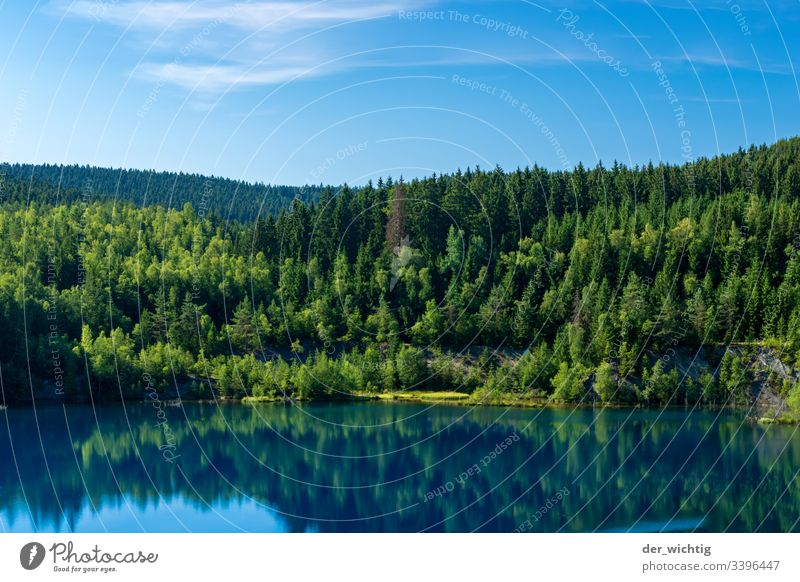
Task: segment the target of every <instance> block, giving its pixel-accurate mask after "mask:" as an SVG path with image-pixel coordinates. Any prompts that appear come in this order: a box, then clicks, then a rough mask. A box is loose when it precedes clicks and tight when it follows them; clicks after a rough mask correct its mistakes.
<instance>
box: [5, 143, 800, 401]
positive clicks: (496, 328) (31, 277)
mask: <svg viewBox="0 0 800 582" xmlns="http://www.w3.org/2000/svg"><path fill="white" fill-rule="evenodd" d="M3 168H4V169H3V172H4V173H3V182H2V188H3V190H2V195H1V197H2V205H0V240H1V241H3V247H2V250H1V251H0V329H2V330H3V333H2V335H0V366H1V367H2V381H3V384H2V388H3V394H4V398H5V399H6V400H7V401H10V400H15V399H21V400H25V399H30V398H31V396H32V395H34V396H35V397H37V398H39V397H50V396H53V397H67V398H86V397H88V396H89V395H91V396H92V397H106V398H123V397H124V398H141V397H146V396H147V394H148V393H153V394H154V393H163V394H166V393H168V392H170V391H172V390H174V389H177V388H180V390H181V393H182V394H184V395H191V396H197V397H212V396H213V397H218V396H222V397H229V398H239V397H242V396H255V397H261V398H272V397H281V398H283V397H291V398H300V399H313V398H337V397H350V396H352V395H354V394H358V395H364V394H381V393H384V392H387V391H388V392H391V391H399V390H409V391H426V390H427V391H437V392H442V391H450V392H459V393H463V394H465V395H469V396H470V398H471V399H472V400H481V399H482V400H484V401H487V402H491V401H496V400H497V399H501V400H502V399H505V401H508V399H520V400H525V399H549V400H553V401H566V402H575V401H584V400H592V401H596V402H598V401H602V402H625V403H641V404H650V405H664V404H694V403H700V404H740V405H744V404H746V403H747V402H748V390H749V386H750V385H751V379H752V378H751V376H750V374H751V371H750V370H749V368H748V361H747V353H748V350H752V349H755V348H764V347H769V348H770V349H773V350H776V351H777V353H779V354H780V358H781V360H782V362H784V363H786V365H788V366H790V367H792V366H794V365H795V364H797V363H798V356H800V354H798V347H800V329H798V323H800V139H792V140H785V141H780V142H778V143H776V144H774V145H772V146H761V147H751V148H749V149H747V150H740V151H738V152H736V153H733V154H730V155H722V156H718V157H714V158H710V159H699V160H696V161H694V162H692V163H688V164H683V165H667V164H659V165H652V164H650V165H647V166H644V167H636V168H630V167H626V166H624V165H620V164H617V163H614V164H613V165H612V166H610V167H606V166H604V165H602V164H599V165H597V166H596V167H594V168H591V169H589V168H585V167H583V166H582V165H578V166H577V167H576V168H575V169H574V170H572V171H569V172H566V171H549V170H547V169H544V168H540V167H532V168H525V169H517V170H514V171H504V170H502V169H500V168H495V169H491V170H484V169H479V168H474V169H468V170H466V171H457V172H455V173H453V174H448V175H434V176H431V177H428V178H424V179H415V180H411V181H408V182H404V181H403V180H401V179H396V180H392V179H389V178H387V179H386V180H379V181H377V183H369V184H367V185H366V186H363V187H353V188H351V187H348V186H341V187H339V188H337V189H336V190H333V189H330V188H326V189H315V190H313V191H310V190H306V191H305V192H306V197H305V198H304V199H300V198H297V197H296V196H295V194H296V192H295V191H294V190H292V189H289V188H286V189H280V188H277V189H276V188H273V189H268V188H266V187H263V186H258V187H257V186H248V187H247V188H244V191H242V188H243V186H242V184H240V183H236V182H233V181H220V180H216V181H214V183H215V184H216V188H217V190H215V192H214V194H213V196H211V197H210V198H212V199H213V200H214V202H213V204H211V203H209V202H208V200H207V198H208V197H204V196H205V195H204V193H203V188H204V183H205V179H204V178H202V177H200V176H181V177H176V175H174V174H160V175H153V174H149V173H145V172H129V173H127V174H126V175H125V177H124V178H122V179H120V178H119V174H118V173H116V174H115V173H113V171H111V170H102V171H101V170H95V169H86V168H78V167H72V168H67V171H66V172H65V175H69V176H70V177H69V179H67V180H66V181H65V182H62V188H61V190H60V195H59V196H56V193H57V191H59V190H58V189H57V184H58V179H57V178H56V176H57V175H58V174H59V172H60V171H61V170H60V169H58V168H55V167H51V168H49V169H46V170H43V169H42V168H41V167H37V168H36V169H35V171H33V174H34V180H33V181H31V179H30V173H31V171H32V170H31V168H30V167H28V166H4V167H3ZM36 176H38V178H36ZM87 176H88V178H87ZM115 176H116V177H115ZM87 179H89V180H90V181H93V182H94V186H93V188H94V190H95V191H104V192H108V193H109V196H107V197H98V196H86V195H85V194H82V193H81V183H85V181H86V180H87ZM173 182H175V183H178V184H180V187H178V188H173V187H172V183H173ZM116 184H124V187H122V188H121V189H120V188H119V187H118V186H116ZM148 184H149V185H148ZM154 184H156V185H154ZM237 189H238V191H237ZM301 190H302V189H301ZM148 191H150V192H152V195H151V196H150V195H148V196H147V197H146V196H145V192H148ZM65 192H68V194H65ZM114 192H124V195H119V196H114ZM234 192H237V193H236V198H235V200H234V199H233V198H232V196H233V193H234ZM243 194H245V195H244V196H243ZM165 197H166V198H165ZM290 200H291V201H290ZM151 202H152V203H151ZM262 202H263V203H264V206H263V207H262V206H261V205H262ZM240 203H241V204H242V206H241V207H238V205H239V204H240ZM259 208H261V211H260V212H259ZM265 209H267V210H268V211H265ZM231 217H233V218H236V220H234V221H230V220H229V218H231ZM683 360H685V361H687V362H688V364H686V365H678V364H677V362H679V361H683ZM793 378H794V376H793V375H792V374H788V375H784V377H782V378H781V379H780V382H779V383H778V384H779V385H778V386H777V388H776V390H777V392H778V393H779V394H780V396H781V397H786V398H787V399H788V401H789V402H790V404H793V405H794V406H795V407H798V408H800V406H798V405H800V391H798V390H797V389H795V382H794V380H793ZM773 380H774V378H773Z"/></svg>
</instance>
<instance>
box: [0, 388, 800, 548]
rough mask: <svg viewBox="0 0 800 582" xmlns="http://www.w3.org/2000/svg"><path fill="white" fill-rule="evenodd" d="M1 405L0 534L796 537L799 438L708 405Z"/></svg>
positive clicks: (799, 501) (789, 430) (799, 507)
mask: <svg viewBox="0 0 800 582" xmlns="http://www.w3.org/2000/svg"><path fill="white" fill-rule="evenodd" d="M164 410H165V411H166V416H165V417H161V418H159V417H158V415H157V410H156V409H155V408H154V407H153V406H152V405H151V404H126V405H121V404H116V405H104V406H100V407H97V408H93V407H91V406H78V405H73V406H66V407H64V406H56V405H53V406H47V407H44V408H43V407H41V406H40V407H37V408H36V409H33V408H31V407H18V408H14V407H12V408H9V409H8V410H5V411H0V467H2V469H1V470H0V531H14V532H31V531H60V532H68V531H75V532H102V531H113V532H138V531H148V532H182V531H200V532H238V531H250V532H273V531H293V532H294V531H368V532H380V531H389V532H414V531H423V530H424V531H459V532H461V531H474V530H478V531H506V532H508V531H514V530H523V531H543V532H553V531H569V532H589V531H636V532H658V531H712V532H716V531H800V527H799V526H798V519H800V487H798V483H800V481H799V480H798V469H800V431H797V429H796V428H795V427H789V426H758V425H752V424H748V423H745V422H744V420H743V418H742V416H741V415H740V414H735V413H730V412H722V413H721V412H719V411H694V412H690V411H685V410H676V409H670V410H633V409H609V410H591V409H577V410H570V409H551V410H533V409H505V408H489V407H485V408H474V409H473V408H469V407H460V406H442V405H436V406H427V405H419V404H394V403H346V404H313V405H303V406H282V405H269V404H266V405H256V406H250V405H239V404H225V405H217V404H211V403H186V404H184V405H183V406H182V407H166V408H165V409H164Z"/></svg>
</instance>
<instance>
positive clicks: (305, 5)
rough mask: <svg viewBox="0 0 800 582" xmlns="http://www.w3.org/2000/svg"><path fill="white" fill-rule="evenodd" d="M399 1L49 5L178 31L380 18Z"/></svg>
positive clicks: (95, 0)
mask: <svg viewBox="0 0 800 582" xmlns="http://www.w3.org/2000/svg"><path fill="white" fill-rule="evenodd" d="M407 4H408V3H407V2H406V3H399V2H365V1H356V0H336V1H335V2H322V1H318V2H309V1H300V2H237V3H231V2H220V1H211V2H209V1H205V2H203V1H198V2H174V1H172V2H145V1H140V0H134V1H131V2H113V1H110V0H106V1H102V0H76V1H75V2H71V3H70V4H68V5H64V4H63V3H61V2H59V3H57V5H56V6H54V7H53V8H54V9H56V10H60V11H62V12H65V13H66V14H67V15H69V16H73V17H78V18H84V19H88V20H93V21H96V22H100V23H106V24H112V25H115V26H123V27H127V26H132V27H135V28H150V29H154V30H159V29H165V28H172V29H181V28H187V27H193V26H199V25H206V24H209V23H215V22H216V23H224V24H225V25H227V26H231V27H234V28H238V29H242V30H267V29H270V28H273V27H280V29H281V30H282V31H285V30H286V29H289V28H298V27H306V26H309V27H310V26H318V25H324V24H330V23H335V22H346V21H348V20H361V19H368V18H379V17H382V16H388V15H390V14H392V13H395V14H396V13H397V11H398V10H400V9H403V8H404V7H406V6H407Z"/></svg>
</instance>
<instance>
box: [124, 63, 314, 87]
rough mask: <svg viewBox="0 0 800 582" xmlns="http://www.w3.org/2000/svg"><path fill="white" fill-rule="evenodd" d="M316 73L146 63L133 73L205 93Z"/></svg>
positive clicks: (299, 69) (296, 69) (309, 70)
mask: <svg viewBox="0 0 800 582" xmlns="http://www.w3.org/2000/svg"><path fill="white" fill-rule="evenodd" d="M314 74H315V71H314V70H313V69H312V68H307V67H301V66H274V67H244V66H239V65H222V64H220V65H204V64H183V63H180V64H178V63H167V64H157V63H147V64H143V65H141V66H139V67H137V68H136V70H134V76H136V77H138V78H140V79H143V80H146V81H152V82H156V83H160V84H167V83H169V84H171V85H177V86H179V87H183V88H184V89H189V90H192V91H198V92H202V93H215V92H221V91H227V90H230V89H232V88H234V87H240V88H243V87H247V86H253V85H274V84H277V83H284V82H286V81H291V80H293V79H296V78H301V77H308V76H313V75H314Z"/></svg>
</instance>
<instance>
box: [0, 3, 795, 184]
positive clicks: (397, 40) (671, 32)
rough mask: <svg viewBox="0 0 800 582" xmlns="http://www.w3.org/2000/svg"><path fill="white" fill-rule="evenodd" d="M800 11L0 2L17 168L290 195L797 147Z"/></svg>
mask: <svg viewBox="0 0 800 582" xmlns="http://www.w3.org/2000/svg"><path fill="white" fill-rule="evenodd" d="M795 66H800V0H768V1H767V2H763V1H761V2H759V1H756V0H730V1H726V0H713V1H710V0H706V1H694V0H693V1H688V0H656V1H654V2H650V1H647V0H629V1H622V2H619V1H615V2H603V3H601V2H594V1H583V0H564V1H563V2H558V3H550V2H532V1H531V2H529V1H526V0H514V1H507V2H506V1H498V0H494V1H492V2H478V1H466V2H425V1H422V0H420V1H417V0H408V1H406V0H375V1H373V2H364V1H355V0H338V1H328V2H313V1H308V2H306V1H303V2H296V1H280V2H259V1H255V0H254V1H251V2H240V3H233V2H217V1H197V2H183V1H169V2H161V1H138V0H136V1H123V0H119V1H117V0H81V1H74V2H71V1H62V0H52V1H40V2H36V3H34V2H27V1H26V2H23V1H5V2H3V1H2V0H0V107H1V108H2V111H4V112H5V115H3V116H2V118H0V160H5V161H11V162H37V163H43V162H48V163H81V164H93V165H100V166H112V167H135V168H154V169H160V170H175V171H185V172H199V173H204V174H214V175H223V176H228V177H232V178H240V179H245V180H251V181H255V180H258V181H263V182H269V183H281V184H305V183H330V184H338V183H342V182H348V183H351V184H362V183H364V182H366V181H367V180H368V179H370V178H376V177H378V176H386V175H392V176H395V177H397V176H399V175H401V174H402V175H403V176H405V177H407V178H410V177H413V176H420V175H428V174H431V173H433V172H437V173H438V172H450V171H453V170H455V169H456V168H465V167H467V166H475V165H480V166H481V167H492V166H494V165H500V166H501V167H503V168H506V169H513V168H515V167H517V166H525V165H532V164H534V163H538V164H540V165H543V166H546V167H549V168H554V169H557V168H562V167H571V166H573V165H575V164H577V163H578V162H579V161H581V162H583V163H584V164H587V165H594V164H595V163H597V161H598V160H602V161H603V162H604V163H606V164H607V165H608V164H610V163H612V162H613V161H614V160H618V161H620V162H624V163H626V164H631V165H633V164H642V163H647V162H648V161H651V160H652V161H657V160H666V161H670V162H679V161H681V160H686V159H694V158H697V157H700V156H711V155H714V154H715V153H717V152H728V151H732V150H735V149H737V148H739V147H740V146H746V145H748V144H751V143H757V144H760V143H764V142H773V141H775V140H776V139H778V138H781V137H788V136H793V135H797V134H800V107H799V106H800V85H799V83H800V81H798V75H797V74H796V71H795V69H794V67H795Z"/></svg>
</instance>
